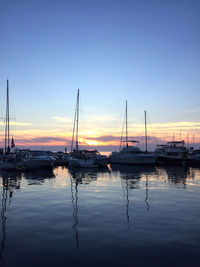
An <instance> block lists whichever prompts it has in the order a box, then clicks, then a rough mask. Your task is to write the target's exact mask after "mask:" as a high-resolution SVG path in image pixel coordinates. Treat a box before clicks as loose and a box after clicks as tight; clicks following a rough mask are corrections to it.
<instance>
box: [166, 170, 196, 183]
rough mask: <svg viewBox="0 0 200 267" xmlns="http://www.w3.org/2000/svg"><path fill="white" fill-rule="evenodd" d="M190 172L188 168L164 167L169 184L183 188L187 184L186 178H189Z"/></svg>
mask: <svg viewBox="0 0 200 267" xmlns="http://www.w3.org/2000/svg"><path fill="white" fill-rule="evenodd" d="M191 170H192V169H191V168H188V167H165V171H166V173H167V179H168V181H169V183H171V184H174V185H183V187H184V188H185V186H186V184H187V178H188V177H190V174H191Z"/></svg>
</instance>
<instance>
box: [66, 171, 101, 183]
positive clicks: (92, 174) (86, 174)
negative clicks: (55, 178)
mask: <svg viewBox="0 0 200 267" xmlns="http://www.w3.org/2000/svg"><path fill="white" fill-rule="evenodd" d="M69 173H70V175H71V177H72V178H73V179H74V180H75V181H76V182H77V183H78V184H89V183H91V182H92V181H96V180H97V177H98V173H99V170H98V169H94V168H93V169H90V168H84V169H78V168H69Z"/></svg>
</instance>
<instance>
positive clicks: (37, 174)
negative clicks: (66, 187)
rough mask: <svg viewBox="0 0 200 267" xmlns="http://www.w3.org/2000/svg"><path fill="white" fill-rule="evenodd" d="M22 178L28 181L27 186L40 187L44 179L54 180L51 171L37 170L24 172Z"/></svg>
mask: <svg viewBox="0 0 200 267" xmlns="http://www.w3.org/2000/svg"><path fill="white" fill-rule="evenodd" d="M23 178H25V179H27V180H28V185H41V184H43V183H44V182H45V179H51V178H55V174H54V172H53V170H37V171H34V172H24V173H23Z"/></svg>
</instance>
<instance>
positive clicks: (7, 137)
mask: <svg viewBox="0 0 200 267" xmlns="http://www.w3.org/2000/svg"><path fill="white" fill-rule="evenodd" d="M9 150H10V114H9V82H8V80H7V95H6V125H5V153H6V152H9Z"/></svg>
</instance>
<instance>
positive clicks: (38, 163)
mask: <svg viewBox="0 0 200 267" xmlns="http://www.w3.org/2000/svg"><path fill="white" fill-rule="evenodd" d="M53 165H54V163H53V161H52V160H48V159H47V160H45V159H43V160H41V159H34V160H33V159H30V160H24V161H23V163H22V168H23V169H25V170H35V169H52V168H53Z"/></svg>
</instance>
